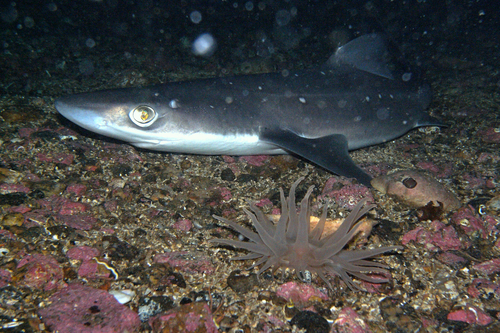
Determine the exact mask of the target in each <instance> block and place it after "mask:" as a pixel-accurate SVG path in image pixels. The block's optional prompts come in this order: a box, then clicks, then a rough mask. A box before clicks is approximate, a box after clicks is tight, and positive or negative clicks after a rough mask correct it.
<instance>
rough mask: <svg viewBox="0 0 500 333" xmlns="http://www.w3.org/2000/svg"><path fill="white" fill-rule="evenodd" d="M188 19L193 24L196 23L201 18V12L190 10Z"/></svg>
mask: <svg viewBox="0 0 500 333" xmlns="http://www.w3.org/2000/svg"><path fill="white" fill-rule="evenodd" d="M189 19H190V20H191V22H193V23H194V24H198V23H200V22H201V19H202V16H201V13H200V12H199V11H197V10H195V11H194V12H191V14H189Z"/></svg>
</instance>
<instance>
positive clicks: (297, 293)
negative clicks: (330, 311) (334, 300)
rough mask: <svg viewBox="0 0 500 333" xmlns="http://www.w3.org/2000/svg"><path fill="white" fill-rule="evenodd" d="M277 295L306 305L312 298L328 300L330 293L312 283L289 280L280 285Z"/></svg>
mask: <svg viewBox="0 0 500 333" xmlns="http://www.w3.org/2000/svg"><path fill="white" fill-rule="evenodd" d="M276 295H278V296H279V297H282V298H284V299H286V300H288V301H292V302H293V303H294V304H298V305H304V304H305V303H307V302H309V301H311V300H312V299H314V298H316V299H321V300H327V299H328V295H327V294H325V293H323V292H321V291H320V290H319V289H317V288H315V287H313V286H312V285H310V284H305V283H296V282H287V283H284V284H282V285H281V286H279V287H278V290H277V291H276Z"/></svg>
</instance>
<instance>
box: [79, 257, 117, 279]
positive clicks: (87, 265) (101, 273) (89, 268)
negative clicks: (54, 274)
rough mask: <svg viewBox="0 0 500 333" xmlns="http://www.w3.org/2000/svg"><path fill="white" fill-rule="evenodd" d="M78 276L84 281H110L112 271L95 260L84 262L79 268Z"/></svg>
mask: <svg viewBox="0 0 500 333" xmlns="http://www.w3.org/2000/svg"><path fill="white" fill-rule="evenodd" d="M78 276H79V277H81V278H84V279H109V278H111V271H110V270H109V269H108V268H106V266H104V265H102V264H99V263H98V262H97V261H95V260H92V259H91V260H84V261H83V262H82V264H81V265H80V267H79V268H78Z"/></svg>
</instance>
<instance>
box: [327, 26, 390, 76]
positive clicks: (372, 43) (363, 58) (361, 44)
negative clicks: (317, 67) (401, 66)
mask: <svg viewBox="0 0 500 333" xmlns="http://www.w3.org/2000/svg"><path fill="white" fill-rule="evenodd" d="M389 58H390V57H389V56H388V51H387V46H386V43H385V40H384V37H383V36H382V35H380V34H377V33H372V34H368V35H363V36H361V37H358V38H356V39H354V40H352V41H350V42H348V43H347V44H344V45H343V46H341V47H339V48H338V49H337V51H336V52H335V53H334V54H333V55H332V56H331V57H330V59H328V61H327V62H326V66H327V67H336V66H339V65H349V66H352V67H355V68H357V69H360V70H363V71H366V72H369V73H372V74H374V75H379V76H382V77H385V78H387V79H390V80H394V76H393V75H392V71H391V70H390V68H389V62H388V59H389Z"/></svg>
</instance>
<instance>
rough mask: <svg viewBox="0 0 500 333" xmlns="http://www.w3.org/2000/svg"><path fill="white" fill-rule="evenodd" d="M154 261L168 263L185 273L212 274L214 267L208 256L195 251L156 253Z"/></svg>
mask: <svg viewBox="0 0 500 333" xmlns="http://www.w3.org/2000/svg"><path fill="white" fill-rule="evenodd" d="M154 261H155V262H156V263H159V264H168V265H170V266H171V267H173V268H178V269H179V270H181V271H183V272H186V273H205V274H212V273H213V272H214V271H215V268H214V266H213V264H212V261H211V260H210V258H209V257H207V256H205V255H204V254H201V253H196V252H187V251H179V252H166V253H161V254H157V255H156V256H155V258H154Z"/></svg>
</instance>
